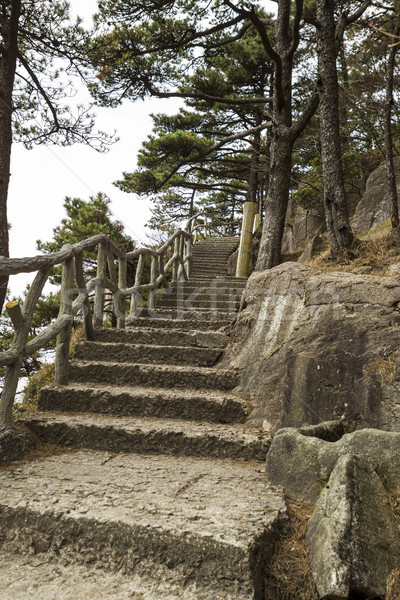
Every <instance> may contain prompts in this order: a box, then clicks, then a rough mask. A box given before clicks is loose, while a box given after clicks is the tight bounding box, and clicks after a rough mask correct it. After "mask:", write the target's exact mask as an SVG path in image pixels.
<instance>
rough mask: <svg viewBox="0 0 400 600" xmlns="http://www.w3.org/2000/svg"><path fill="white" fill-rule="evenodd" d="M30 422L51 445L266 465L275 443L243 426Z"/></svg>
mask: <svg viewBox="0 0 400 600" xmlns="http://www.w3.org/2000/svg"><path fill="white" fill-rule="evenodd" d="M24 422H25V423H26V425H27V426H28V427H29V428H30V429H31V430H32V431H33V432H34V433H35V434H36V435H38V436H39V437H40V438H41V439H43V440H44V441H46V442H49V443H51V444H56V445H59V446H69V447H76V448H93V449H97V450H99V449H101V450H109V451H113V452H135V453H142V454H143V453H164V454H169V455H174V456H201V457H212V458H230V459H233V460H252V459H257V460H265V457H266V454H267V452H268V449H269V446H270V444H271V436H270V435H269V434H267V433H266V432H265V431H263V430H261V429H255V428H250V427H246V426H245V425H240V424H239V425H220V424H218V423H196V422H193V421H178V420H163V419H152V418H143V417H141V418H139V417H135V418H132V417H114V416H109V415H101V414H95V415H92V414H84V413H83V414H79V415H76V414H68V413H66V414H64V413H35V414H34V415H32V416H31V417H29V418H28V419H26V420H25V421H24Z"/></svg>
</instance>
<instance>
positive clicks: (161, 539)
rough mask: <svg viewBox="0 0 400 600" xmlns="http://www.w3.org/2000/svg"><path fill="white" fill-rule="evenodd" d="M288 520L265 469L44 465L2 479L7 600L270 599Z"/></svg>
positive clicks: (94, 460)
mask: <svg viewBox="0 0 400 600" xmlns="http://www.w3.org/2000/svg"><path fill="white" fill-rule="evenodd" d="M285 517H286V510H285V504H284V501H283V498H282V497H281V495H279V494H278V492H277V491H276V490H275V489H274V488H273V487H272V486H271V485H270V484H269V483H268V481H267V480H266V477H265V473H264V467H263V465H262V464H261V463H258V462H254V463H252V462H250V463H245V464H243V463H237V462H231V461H227V460H222V461H213V460H201V459H193V458H191V459H186V458H174V457H160V456H146V455H134V454H124V455H116V456H115V455H112V454H110V453H105V452H96V451H77V452H74V451H72V452H71V451H67V452H65V453H63V454H58V455H50V456H47V457H43V458H36V459H34V460H31V461H30V462H25V463H20V464H18V465H16V466H15V467H14V468H13V469H10V470H4V471H0V540H1V546H2V556H3V553H4V554H5V555H6V556H7V553H12V554H8V556H9V557H10V558H11V556H12V559H13V560H12V563H11V561H10V560H6V561H5V563H3V561H2V570H1V575H0V582H1V584H2V585H1V589H2V590H3V592H4V591H5V593H6V594H7V595H6V596H4V595H3V598H4V599H5V598H7V599H9V598H17V599H18V600H22V599H26V598H32V599H34V600H50V599H52V600H54V599H56V598H60V599H62V600H75V599H77V600H80V599H82V600H83V598H85V599H86V598H91V597H93V598H100V597H101V598H107V599H115V600H123V599H124V598H137V599H138V600H139V598H142V599H143V600H177V599H178V598H180V599H183V598H184V599H185V600H262V599H263V598H264V595H263V570H264V566H265V564H267V563H268V560H269V558H270V556H271V553H272V550H273V547H274V543H275V541H276V539H277V538H278V531H279V529H280V528H281V526H282V524H283V522H284V519H285ZM18 551H19V552H20V555H21V554H23V560H21V559H20V558H19V556H20V555H18V554H15V553H16V552H18ZM49 563H50V565H49ZM8 575H10V577H9V576H8ZM128 580H129V583H128ZM81 584H83V585H81Z"/></svg>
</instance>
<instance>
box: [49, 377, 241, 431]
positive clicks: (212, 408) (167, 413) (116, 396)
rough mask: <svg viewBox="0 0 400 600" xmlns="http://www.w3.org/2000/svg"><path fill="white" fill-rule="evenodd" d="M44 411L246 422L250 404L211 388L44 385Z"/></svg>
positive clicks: (238, 397) (235, 396)
mask: <svg viewBox="0 0 400 600" xmlns="http://www.w3.org/2000/svg"><path fill="white" fill-rule="evenodd" d="M38 409H39V410H40V411H53V412H54V411H55V412H73V413H80V412H86V413H102V414H108V415H116V416H121V417H124V416H129V417H137V416H139V417H156V418H162V419H180V420H192V421H208V422H215V423H244V422H245V420H246V418H247V416H248V413H249V403H248V401H246V400H245V399H244V398H242V397H240V396H238V395H234V394H232V393H223V392H210V391H209V390H199V391H191V390H176V391H173V390H165V389H158V388H154V389H153V388H148V387H146V388H145V387H142V388H140V387H137V388H135V387H117V388H113V387H107V386H92V387H89V386H88V384H86V385H85V384H71V385H69V386H58V385H55V384H51V385H49V386H46V387H44V388H42V390H41V392H40V396H39V404H38Z"/></svg>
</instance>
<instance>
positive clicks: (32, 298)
mask: <svg viewBox="0 0 400 600" xmlns="http://www.w3.org/2000/svg"><path fill="white" fill-rule="evenodd" d="M49 272H50V269H49V268H47V269H44V270H41V271H39V272H38V273H37V275H36V277H35V279H34V280H33V283H32V286H31V288H30V290H29V292H28V295H27V297H26V299H25V302H24V305H23V307H22V310H21V308H20V306H19V304H18V302H9V303H8V304H7V305H6V308H7V312H8V314H9V315H10V319H11V321H12V323H13V325H14V327H15V334H14V338H13V341H12V343H11V348H10V350H14V351H15V352H16V353H17V357H16V360H15V361H14V362H13V364H11V365H9V366H8V367H7V368H6V375H5V378H4V387H3V391H2V394H1V398H0V431H4V430H5V429H12V428H13V427H14V425H13V419H12V410H13V406H14V398H15V394H16V391H17V387H18V380H19V375H20V370H21V364H22V358H23V353H24V350H25V346H26V344H27V340H28V333H29V329H30V326H31V323H32V317H33V312H34V310H35V306H36V303H37V301H38V299H39V297H40V294H41V293H42V290H43V286H44V284H45V283H46V281H47V278H48V276H49Z"/></svg>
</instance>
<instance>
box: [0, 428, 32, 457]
mask: <svg viewBox="0 0 400 600" xmlns="http://www.w3.org/2000/svg"><path fill="white" fill-rule="evenodd" d="M35 446H36V444H35V440H34V438H33V435H32V433H31V432H30V431H29V430H28V429H26V428H25V427H18V428H17V429H7V430H6V431H3V432H1V433H0V465H4V464H6V463H8V462H12V461H15V460H20V459H21V458H23V457H24V456H26V455H27V454H28V453H29V452H31V451H32V450H33V449H34V448H35Z"/></svg>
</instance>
